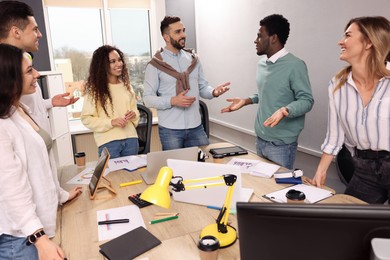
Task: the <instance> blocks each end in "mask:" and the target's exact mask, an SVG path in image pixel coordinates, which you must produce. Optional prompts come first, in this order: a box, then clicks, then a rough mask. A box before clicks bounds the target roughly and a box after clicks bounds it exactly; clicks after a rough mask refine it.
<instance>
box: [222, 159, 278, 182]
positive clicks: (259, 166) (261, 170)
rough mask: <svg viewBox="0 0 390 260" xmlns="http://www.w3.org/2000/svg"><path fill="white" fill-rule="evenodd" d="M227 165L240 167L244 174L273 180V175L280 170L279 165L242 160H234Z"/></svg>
mask: <svg viewBox="0 0 390 260" xmlns="http://www.w3.org/2000/svg"><path fill="white" fill-rule="evenodd" d="M227 164H230V165H236V166H240V168H241V171H242V172H244V173H249V174H251V175H255V176H259V177H265V178H271V177H272V175H273V174H274V173H275V172H276V171H277V170H278V169H279V168H280V167H279V166H278V165H276V164H273V163H267V162H262V161H260V160H249V159H241V158H232V159H231V160H230V161H229V162H228V163H227Z"/></svg>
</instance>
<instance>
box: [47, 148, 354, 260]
mask: <svg viewBox="0 0 390 260" xmlns="http://www.w3.org/2000/svg"><path fill="white" fill-rule="evenodd" d="M228 145H229V144H228V143H220V144H213V145H209V146H208V147H203V150H204V151H207V153H208V151H209V149H210V148H216V147H222V146H228ZM240 157H241V156H240ZM241 158H246V159H257V160H258V159H259V157H257V155H254V154H248V155H242V157H241ZM212 160H213V159H212V158H209V159H208V160H207V161H208V162H212ZM224 160H225V162H228V161H229V160H230V158H225V159H224ZM83 169H84V168H83V167H77V166H75V165H71V166H66V167H64V168H63V169H62V170H61V171H60V173H59V174H60V182H61V184H62V187H64V188H65V189H70V188H71V186H73V185H67V184H66V182H67V181H68V180H70V179H71V178H72V177H73V176H75V175H77V174H78V173H79V172H80V171H82V170H83ZM144 170H145V169H140V170H138V171H135V172H127V171H117V172H113V173H110V174H109V175H108V176H107V177H108V178H109V180H110V181H111V182H112V184H113V187H114V188H115V190H116V191H117V193H118V195H117V196H114V197H113V198H112V199H105V200H99V199H97V200H90V199H89V191H88V190H87V186H85V187H84V188H83V194H82V195H81V196H80V197H79V198H77V199H76V200H75V201H72V202H70V203H68V204H65V205H64V206H63V207H61V208H60V209H59V213H58V219H59V221H58V226H57V232H56V237H55V239H54V240H55V241H56V242H58V243H59V244H60V246H61V247H62V249H63V250H64V251H65V254H66V256H67V258H68V259H70V260H84V259H103V256H102V255H101V254H100V253H99V245H100V244H102V243H104V242H105V241H103V242H99V241H98V234H97V219H96V211H98V210H103V209H108V208H115V207H121V206H127V205H132V203H131V202H130V201H129V200H128V198H127V197H128V196H129V195H133V194H136V193H140V192H142V191H143V190H145V188H146V187H147V185H146V184H145V183H141V184H137V185H133V186H127V187H124V188H119V184H120V183H123V182H129V181H135V180H139V179H141V176H140V173H141V172H142V171H144ZM242 185H243V187H247V188H252V189H254V194H253V195H252V197H251V199H250V201H263V202H269V201H268V200H266V199H264V198H262V195H264V194H267V193H269V192H272V191H275V190H278V189H281V188H283V187H286V186H288V185H280V184H276V183H275V181H274V180H273V179H265V178H260V177H255V176H252V175H248V174H243V177H242ZM104 194H108V192H107V191H102V192H99V195H104ZM99 195H98V196H99ZM330 199H331V200H332V201H331V203H359V200H357V199H355V200H353V199H351V197H350V196H347V195H344V196H341V197H336V196H334V197H332V198H330ZM323 203H326V200H324V202H323ZM164 211H165V212H179V213H180V215H179V218H178V219H176V220H172V221H167V222H163V223H159V224H156V225H150V224H148V223H149V221H150V220H151V219H152V218H153V216H154V214H155V213H157V212H164ZM218 213H219V212H218V211H216V210H213V209H208V208H206V207H204V206H199V205H192V204H187V203H182V202H176V201H174V200H172V201H171V208H170V209H168V210H167V209H163V208H160V207H158V206H149V207H145V208H142V209H141V214H142V217H143V219H144V221H145V225H146V227H147V229H148V230H149V231H150V232H151V233H153V234H154V235H155V236H156V237H157V238H159V239H160V240H161V241H162V242H163V243H162V244H161V245H159V246H157V247H155V248H153V249H152V250H150V251H148V252H146V253H144V254H143V255H141V256H139V257H138V258H137V259H142V258H145V257H148V258H149V259H150V260H153V259H183V258H186V260H189V259H199V256H198V249H197V242H198V238H199V234H200V231H201V230H202V229H203V228H204V227H205V226H207V225H208V224H211V223H214V222H215V218H216V217H217V216H218ZM230 220H231V222H232V226H233V227H236V228H237V218H236V216H235V215H230ZM219 259H239V243H238V241H237V242H236V243H235V244H234V245H232V246H230V247H228V248H225V249H221V250H220V251H219Z"/></svg>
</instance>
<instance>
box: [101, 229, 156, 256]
mask: <svg viewBox="0 0 390 260" xmlns="http://www.w3.org/2000/svg"><path fill="white" fill-rule="evenodd" d="M159 244H161V241H160V240H159V239H158V238H156V237H155V236H154V235H153V234H152V233H150V232H149V231H147V230H146V229H145V228H144V227H138V228H136V229H134V230H132V231H129V232H127V233H125V234H123V235H121V236H119V237H117V238H114V239H112V240H110V241H109V242H107V243H104V244H102V245H100V253H101V254H102V255H104V256H105V257H106V258H108V259H110V260H129V259H133V258H135V257H137V256H139V255H140V254H142V253H144V252H146V251H148V250H150V249H152V248H153V247H155V246H158V245H159Z"/></svg>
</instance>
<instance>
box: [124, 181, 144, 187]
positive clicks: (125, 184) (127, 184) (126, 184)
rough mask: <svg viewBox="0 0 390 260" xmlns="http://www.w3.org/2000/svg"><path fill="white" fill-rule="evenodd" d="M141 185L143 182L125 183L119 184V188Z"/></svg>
mask: <svg viewBox="0 0 390 260" xmlns="http://www.w3.org/2000/svg"><path fill="white" fill-rule="evenodd" d="M139 183H142V180H137V181H131V182H124V183H121V184H119V187H126V186H130V185H134V184H139Z"/></svg>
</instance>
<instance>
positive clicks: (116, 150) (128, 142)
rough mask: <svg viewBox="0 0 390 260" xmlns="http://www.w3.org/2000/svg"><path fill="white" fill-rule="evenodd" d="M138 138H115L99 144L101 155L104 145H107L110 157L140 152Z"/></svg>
mask: <svg viewBox="0 0 390 260" xmlns="http://www.w3.org/2000/svg"><path fill="white" fill-rule="evenodd" d="M138 146H139V144H138V138H127V139H123V140H114V141H111V142H108V143H105V144H102V145H101V146H99V157H100V154H101V153H102V151H103V148H104V147H107V150H108V152H109V153H110V158H111V159H114V158H118V157H123V156H129V155H136V154H138Z"/></svg>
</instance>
